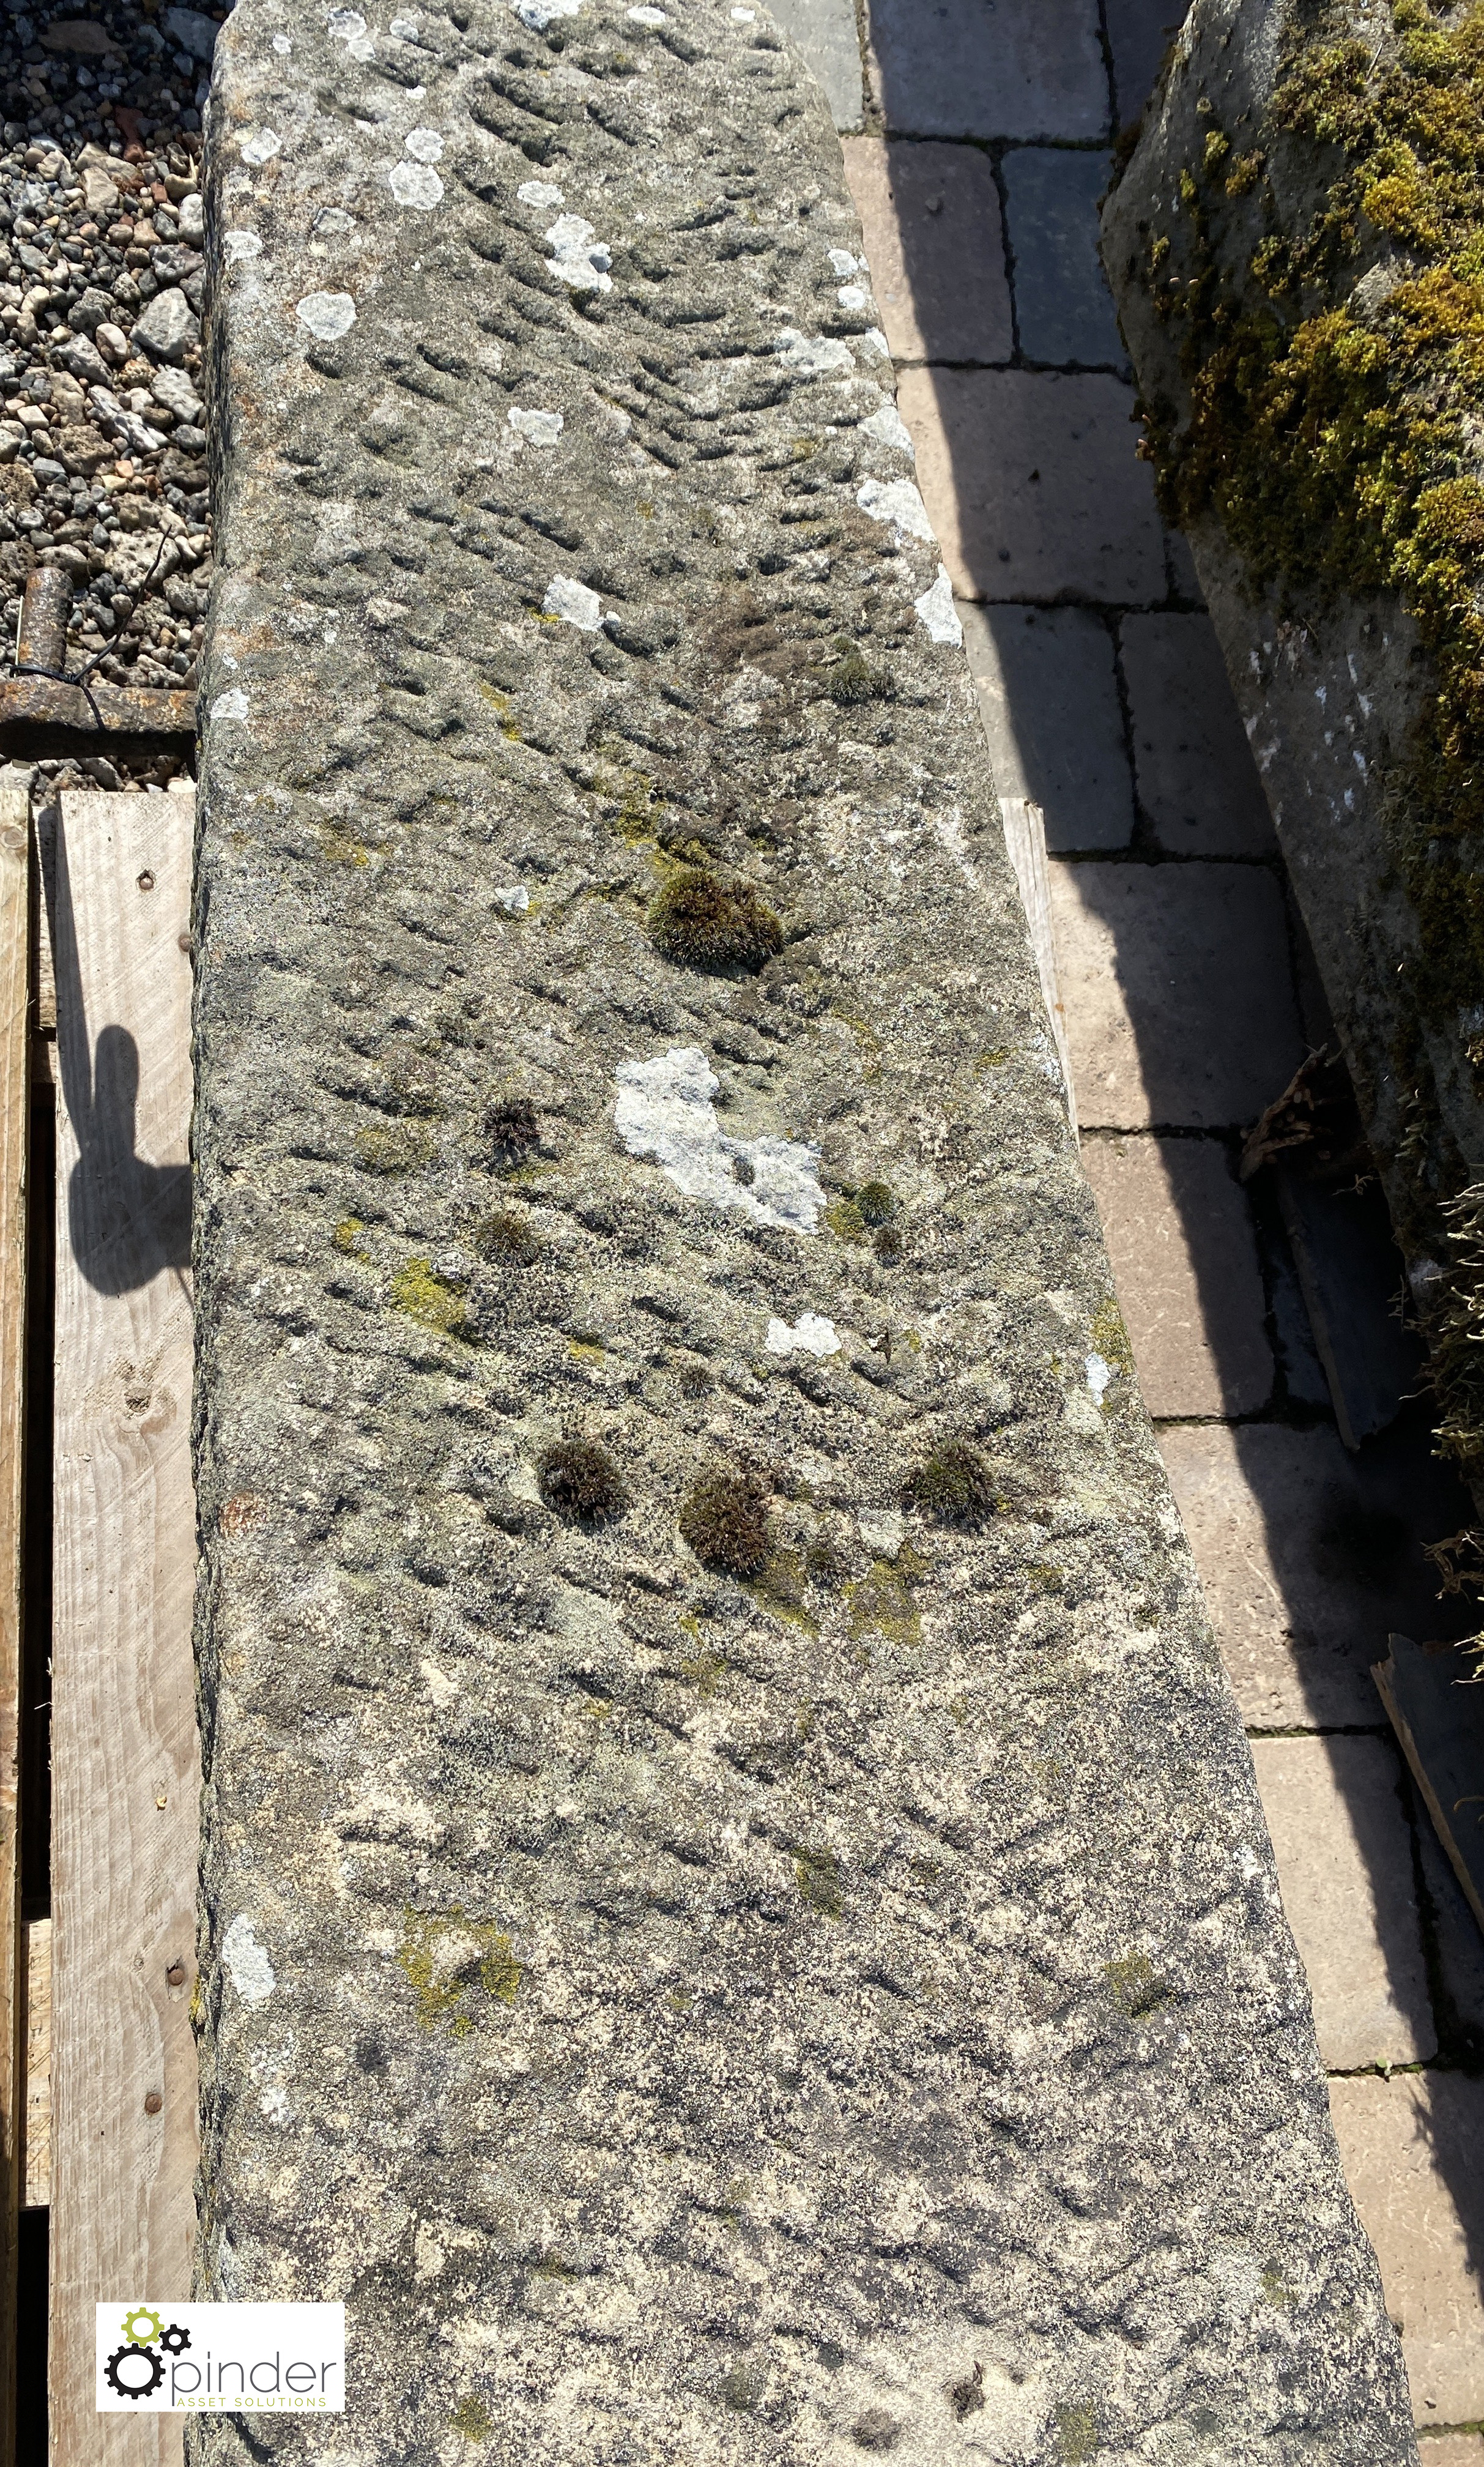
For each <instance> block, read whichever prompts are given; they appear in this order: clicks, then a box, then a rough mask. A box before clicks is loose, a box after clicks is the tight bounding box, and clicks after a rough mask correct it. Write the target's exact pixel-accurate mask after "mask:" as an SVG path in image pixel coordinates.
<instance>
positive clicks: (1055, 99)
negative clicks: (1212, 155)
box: [869, 0, 1109, 139]
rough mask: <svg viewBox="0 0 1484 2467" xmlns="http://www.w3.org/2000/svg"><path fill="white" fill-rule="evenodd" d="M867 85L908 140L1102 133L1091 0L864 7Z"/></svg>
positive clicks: (880, 2)
mask: <svg viewBox="0 0 1484 2467" xmlns="http://www.w3.org/2000/svg"><path fill="white" fill-rule="evenodd" d="M869 25H870V45H871V55H872V62H871V82H872V85H873V87H874V89H875V93H876V100H877V102H878V103H879V105H880V109H881V112H882V116H883V118H884V119H885V122H886V124H887V126H888V129H890V130H891V131H892V133H893V134H896V133H900V134H902V135H904V136H912V137H1062V138H1077V139H1088V138H1097V137H1106V135H1107V134H1108V119H1109V104H1108V78H1107V72H1106V70H1105V68H1104V65H1103V50H1102V39H1101V35H1100V34H1099V30H1098V14H1097V0H1035V5H1034V6H1033V7H1022V6H1015V7H1011V6H1009V5H1006V0H1000V5H998V6H989V5H987V0H870V6H869Z"/></svg>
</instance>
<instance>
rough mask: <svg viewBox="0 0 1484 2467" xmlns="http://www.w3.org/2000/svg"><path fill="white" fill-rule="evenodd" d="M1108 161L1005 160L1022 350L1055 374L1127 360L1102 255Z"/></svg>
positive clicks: (1030, 155)
mask: <svg viewBox="0 0 1484 2467" xmlns="http://www.w3.org/2000/svg"><path fill="white" fill-rule="evenodd" d="M1108 174H1109V163H1108V157H1107V156H1106V154H1084V153H1080V152H1079V153H1073V152H1072V151H1070V150H1069V149H1068V147H1062V146H1058V147H1049V146H1046V147H1043V146H1017V147H1013V148H1012V149H1011V151H1010V152H1009V153H1007V154H1006V156H1005V158H1004V169H1003V176H1004V185H1005V196H1006V199H1007V201H1008V205H1009V223H1010V251H1011V256H1012V258H1013V260H1014V264H1015V314H1016V322H1017V325H1018V327H1019V328H1020V339H1021V350H1022V351H1023V352H1024V354H1025V357H1026V358H1027V359H1028V360H1040V361H1043V362H1045V363H1046V365H1047V366H1048V367H1056V368H1066V367H1079V368H1112V369H1120V370H1124V371H1125V372H1126V370H1127V359H1126V355H1125V352H1124V349H1123V344H1122V341H1121V339H1120V336H1119V333H1118V321H1117V318H1116V317H1115V316H1114V315H1113V300H1112V298H1111V296H1110V294H1109V289H1108V283H1107V278H1106V277H1105V275H1104V273H1103V268H1102V262H1101V260H1100V259H1099V257H1098V254H1097V205H1098V200H1099V198H1100V197H1101V196H1102V193H1103V192H1104V190H1105V189H1106V188H1107V186H1108Z"/></svg>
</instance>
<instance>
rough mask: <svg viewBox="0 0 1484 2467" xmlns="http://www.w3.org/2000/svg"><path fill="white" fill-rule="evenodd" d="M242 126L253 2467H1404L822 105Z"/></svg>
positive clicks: (212, 1717)
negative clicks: (1252, 2464)
mask: <svg viewBox="0 0 1484 2467" xmlns="http://www.w3.org/2000/svg"><path fill="white" fill-rule="evenodd" d="M213 115H214V118H213V126H212V130H211V132H210V146H209V152H210V157H211V164H212V170H211V193H210V197H209V211H208V226H209V229H210V230H211V232H212V233H213V235H214V237H213V240H212V246H213V248H214V253H215V254H214V269H215V270H214V283H215V295H214V316H213V325H212V337H213V350H214V354H215V365H214V402H215V405H216V407H217V418H218V429H217V450H218V452H219V454H220V457H221V471H220V488H219V495H218V509H219V514H220V531H219V534H218V537H219V554H220V560H221V563H220V569H219V575H218V581H217V587H216V593H215V599H214V615H213V622H212V629H211V635H210V640H209V645H208V667H207V673H206V678H205V684H204V690H203V702H204V709H205V713H206V715H207V734H206V751H205V769H204V780H203V791H202V824H201V845H200V849H199V860H198V881H197V894H196V898H197V936H196V939H197V962H196V964H197V972H198V974H197V1017H196V1062H197V1098H198V1110H197V1120H196V1132H195V1162H196V1169H197V1190H198V1217H197V1243H196V1267H197V1276H198V1285H197V1302H198V1330H199V1336H198V1343H199V1378H198V1395H197V1430H198V1448H197V1465H196V1471H197V1481H198V1503H199V1513H200V1519H201V1532H202V1546H203V1551H204V1570H205V1573H204V1578H203V1585H202V1591H201V1595H200V1600H199V1619H198V1651H199V1661H200V1676H201V1693H202V1709H203V1753H204V1761H205V1771H206V1799H205V1811H206V1822H205V1839H204V1845H203V1872H204V1879H205V1921H204V1924H205V1931H206V1946H207V1959H206V1968H205V1973H204V2012H203V2045H202V2060H203V2102H204V2103H203V2156H202V2180H201V2181H202V2204H203V2208H202V2242H201V2256H200V2270H201V2284H202V2287H203V2290H204V2291H207V2292H212V2293H214V2294H217V2295H219V2296H222V2297H270V2296H272V2297H304V2298H326V2297H343V2298H344V2299H345V2301H346V2303H347V2306H348V2313H349V2340H350V2353H349V2388H350V2391H351V2403H350V2410H349V2413H348V2414H347V2415H346V2417H345V2418H344V2419H343V2420H332V2421H331V2420H321V2421H318V2422H310V2421H306V2420H304V2419H297V2418H278V2419H275V2418H266V2419H264V2418H259V2419H256V2420H255V2421H254V2422H253V2423H252V2424H251V2426H248V2427H244V2426H239V2425H237V2424H235V2423H234V2422H232V2421H230V2420H229V2419H226V2418H219V2419H201V2420H199V2421H198V2422H197V2423H196V2425H195V2426H194V2427H193V2429H192V2433H191V2440H192V2442H193V2444H194V2448H193V2451H192V2454H191V2455H192V2456H195V2457H196V2458H197V2459H199V2460H203V2461H207V2460H212V2461H214V2460H225V2459H228V2458H238V2457H245V2456H249V2455H251V2456H271V2457H275V2458H285V2459H289V2458H295V2459H297V2458H304V2459H309V2458H312V2459H317V2460H320V2459H323V2460H329V2459H343V2460H346V2461H350V2460H357V2461H359V2460H371V2459H375V2460H376V2461H378V2462H389V2461H392V2460H408V2461H413V2460H416V2461H419V2462H422V2461H428V2460H439V2461H442V2460H449V2461H452V2460H456V2459H461V2458H463V2457H466V2456H487V2457H491V2458H500V2459H511V2460H514V2459H517V2458H518V2459H522V2460H528V2461H543V2462H553V2467H555V2462H562V2467H568V2462H571V2467H576V2462H578V2461H581V2462H583V2467H589V2462H596V2461H599V2460H604V2461H609V2460H611V2461H619V2460H633V2461H640V2460H642V2461H646V2462H654V2467H660V2462H663V2463H664V2467H673V2462H675V2461H678V2460H687V2461H689V2460H696V2461H700V2460H714V2461H736V2462H739V2467H740V2462H742V2461H744V2460H746V2461H749V2462H751V2461H755V2460H759V2459H769V2460H776V2461H778V2462H780V2463H781V2462H799V2467H802V2462H803V2461H805V2460H809V2461H815V2460H821V2459H823V2460H829V2459H839V2460H842V2461H844V2460H849V2459H852V2458H855V2457H857V2456H860V2455H861V2454H862V2453H870V2452H875V2451H879V2452H887V2451H891V2452H893V2453H894V2454H895V2455H896V2456H898V2457H900V2458H904V2459H910V2460H916V2461H922V2462H927V2461H933V2462H936V2461H938V2460H948V2459H955V2458H958V2457H960V2456H962V2457H965V2458H967V2457H980V2458H984V2459H1003V2460H1010V2459H1012V2458H1013V2459H1021V2460H1026V2461H1031V2460H1034V2461H1047V2462H1052V2461H1065V2460H1068V2459H1078V2458H1089V2457H1091V2456H1094V2455H1096V2456H1098V2457H1099V2458H1106V2459H1108V2460H1110V2461H1114V2460H1128V2461H1133V2460H1134V2459H1135V2458H1138V2459H1141V2460H1148V2459H1168V2460H1171V2461H1174V2460H1177V2459H1180V2460H1183V2459H1186V2458H1193V2457H1197V2456H1220V2457H1221V2458H1222V2459H1223V2460H1224V2461H1226V2462H1233V2461H1237V2460H1254V2461H1255V2460H1257V2459H1259V2458H1261V2459H1262V2460H1263V2461H1264V2462H1265V2467H1270V2462H1276V2461H1282V2460H1292V2461H1294V2462H1296V2461H1297V2460H1299V2459H1300V2458H1302V2459H1304V2460H1305V2461H1310V2460H1313V2459H1315V2457H1321V2458H1325V2459H1328V2460H1331V2461H1334V2462H1335V2467H1341V2462H1342V2463H1343V2467H1360V2462H1372V2461H1374V2462H1382V2461H1385V2462H1391V2461H1402V2460H1407V2459H1410V2458H1412V2456H1413V2447H1412V2436H1411V2432H1410V2429H1409V2424H1408V2420H1407V2418H1408V2410H1407V2406H1406V2393H1405V2382H1404V2378H1403V2373H1402V2368H1401V2363H1400V2357H1399V2353H1398V2349H1397V2345H1396V2342H1395V2339H1394V2336H1393V2333H1392V2331H1391V2329H1390V2326H1389V2324H1388V2323H1387V2321H1386V2319H1385V2315H1384V2310H1383V2302H1382V2296H1381V2290H1380V2286H1379V2282H1378V2279H1377V2275H1376V2271H1375V2266H1374V2262H1373V2260H1372V2257H1371V2254H1370V2252H1369V2250H1368V2248H1367V2247H1366V2245H1365V2243H1364V2240H1363V2238H1362V2236H1361V2234H1360V2229H1359V2228H1358V2226H1357V2223H1356V2220H1355V2217H1354V2214H1353V2212H1352V2210H1351V2207H1350V2204H1349V2201H1348V2198H1347V2196H1346V2194H1345V2191H1344V2188H1343V2184H1342V2182H1341V2179H1340V2173H1339V2169H1338V2161H1337V2158H1336V2152H1335V2147H1334V2143H1333V2139H1332V2137H1331V2131H1330V2125H1329V2120H1328V2113H1327V2106H1326V2098H1325V2088H1324V2083H1323V2080H1322V2077H1321V2075H1320V2072H1319V2069H1318V2064H1317V2060H1316V2056H1315V2047H1314V2040H1313V2035H1312V2027H1311V2022H1310V2015H1309V2006H1308V1999H1307V1994H1306V1990H1305V1986H1304V1980H1303V1977H1302V1973H1301V1971H1300V1968H1299V1965H1298V1962H1297V1959H1296V1958H1295V1955H1294V1952H1293V1945H1292V1942H1291V1940H1290V1937H1289V1935H1288V1932H1287V1929H1286V1927H1285V1924H1284V1921H1283V1917H1282V1912H1281V1910H1280V1907H1279V1902H1278V1894H1277V1887H1276V1882H1275V1878H1274V1873H1273V1867H1272V1863H1271V1859H1270V1851H1269V1847H1268V1844H1267V1839H1266V1835H1265V1831H1264V1827H1263V1822H1262V1817H1261V1813H1260V1810H1259V1807H1258V1803H1257V1799H1256V1797H1255V1793H1254V1790H1253V1784H1252V1776H1251V1768H1250V1764H1249V1760H1248V1751H1247V1748H1246V1744H1245V1742H1244V1740H1243V1738H1242V1735H1241V1731H1240V1727H1239V1724H1238V1720H1237V1715H1236V1711H1235V1708H1234V1706H1233V1704H1232V1702H1231V1699H1230V1697H1229V1695H1228V1693H1227V1690H1226V1686H1225V1681H1224V1679H1223V1677H1222V1673H1221V1670H1220V1666H1219V1664H1218V1660H1217V1657H1216V1654H1215V1651H1214V1649H1213V1647H1212V1643H1211V1641H1210V1637H1209V1633H1208V1630H1207V1627H1206V1623H1205V1619H1204V1617H1203V1611H1202V1608H1201V1604H1200V1600H1199V1596H1198V1593H1197V1589H1196V1585H1195V1580H1194V1575H1193V1572H1192V1569H1191V1565H1190V1561H1189V1558H1188V1554H1187V1552H1186V1550H1185V1546H1184V1543H1183V1540H1182V1538H1181V1535H1180V1528H1179V1525H1178V1521H1177V1518H1176V1516H1175V1512H1174V1509H1173V1506H1172V1504H1171V1501H1170V1497H1169V1493H1168V1490H1167V1488H1166V1485H1165V1482H1164V1477H1163V1474H1162V1472H1161V1470H1160V1467H1159V1464H1158V1458H1157V1456H1156V1453H1155V1449H1154V1446H1153V1443H1152V1438H1151V1434H1150V1430H1149V1426H1148V1423H1147V1420H1146V1418H1145V1415H1144V1413H1143V1410H1142V1407H1141V1405H1140V1403H1139V1401H1138V1398H1137V1395H1136V1392H1135V1389H1134V1387H1133V1384H1132V1378H1131V1362H1130V1355H1129V1351H1128V1347H1127V1342H1126V1339H1125V1337H1124V1334H1123V1331H1122V1327H1121V1324H1120V1322H1119V1319H1118V1315H1117V1311H1116V1308H1115V1306H1114V1303H1113V1294H1112V1286H1111V1280H1110V1278H1109V1272H1108V1267H1107V1262H1106V1259H1105V1256H1104V1253H1103V1250H1102V1246H1101V1242H1100V1239H1099V1235H1098V1231H1097V1224H1096V1218H1095V1214H1094V1211H1093V1208H1092V1204H1091V1198H1090V1195H1089V1192H1088V1189H1087V1187H1086V1185H1085V1183H1084V1181H1083V1179H1082V1176H1081V1172H1080V1169H1079V1166H1078V1162H1077V1156H1076V1151H1075V1147H1074V1144H1073V1141H1072V1138H1071V1134H1070V1130H1069V1127H1068V1119H1067V1113H1066V1109H1065V1105H1064V1101H1063V1096H1062V1089H1061V1080H1060V1073H1059V1070H1058V1066H1057V1063H1056V1058H1055V1052H1054V1047H1053V1043H1052V1039H1051V1036H1050V1033H1049V1030H1048V1025H1047V1021H1046V1012H1045V1008H1044V1006H1043V1003H1042V1000H1041V997H1040V994H1039V991H1038V988H1037V985H1036V982H1035V977H1034V972H1033V966H1032V961H1031V956H1030V952H1029V949H1028V947H1027V941H1026V933H1025V926H1024V922H1023V914H1022V911H1021V909H1020V906H1019V902H1018V899H1017V894H1016V889H1015V883H1014V878H1013V875H1012V873H1011V871H1010V868H1009V865H1008V863H1007V860H1006V856H1005V850H1004V844H1003V837H1002V834H1001V828H1000V824H999V820H998V816H997V811H996V806H995V802H994V795H993V787H992V783H991V781H990V779H989V777H988V774H987V770H986V765H985V758H984V752H983V744H982V737H981V735H980V733H979V729H978V720H977V716H976V713H975V708H974V700H973V692H972V688H971V685H970V680H969V677H968V674H967V671H966V668H965V664H964V661H963V658H962V654H961V651H960V649H959V647H958V628H957V623H956V618H955V615H954V610H953V603H952V599H951V595H950V592H949V588H948V584H947V581H946V578H945V577H944V575H943V573H942V569H941V567H940V564H939V560H938V555H937V550H936V547H935V545H934V543H933V539H932V537H931V535H930V532H929V528H928V524H927V521H926V517H925V515H924V513H923V510H922V506H921V501H920V499H919V497H918V494H917V490H916V487H915V486H914V483H913V478H912V464H911V449H910V446H909V444H908V441H907V439H906V435H905V432H904V430H903V427H902V425H901V422H900V420H899V419H898V416H897V413H896V410H895V406H894V403H893V400H892V393H891V372H890V367H889V362H888V357H887V354H886V350H885V346H884V344H883V342H882V339H881V337H880V334H879V332H878V331H877V329H876V326H875V318H874V310H873V307H872V304H871V302H870V299H869V297H868V293H867V290H866V282H865V278H864V269H863V264H862V252H861V238H860V232H859V228H858V225H857V222H856V218H855V215H854V214H853V212H852V211H851V209H850V206H849V204H848V201H847V198H846V192H845V188H844V183H843V174H842V168H841V159H840V152H839V147H838V145H837V142H836V139H835V137H834V134H833V132H832V130H831V129H830V127H829V124H828V119H827V114H826V110H825V106H824V103H823V101H822V98H821V95H820V93H819V92H818V90H817V89H816V88H814V87H813V86H812V84H811V83H810V82H809V80H808V79H806V77H805V76H804V74H803V72H802V70H801V68H800V66H799V64H798V59H797V57H796V56H795V55H794V54H793V53H792V52H790V51H789V50H788V49H787V48H786V47H785V46H784V44H783V42H782V40H781V38H780V37H779V36H778V35H777V34H776V33H775V32H774V31H773V28H772V25H771V22H770V20H769V19H768V17H767V15H766V14H765V13H764V12H763V11H761V10H758V9H753V8H746V9H744V8H736V9H730V10H729V9H728V8H726V7H710V6H708V7H700V6H695V5H689V0H673V5H666V6H664V7H659V6H656V7H648V6H644V7H637V8H632V9H625V8H622V7H614V6H604V5H591V0H580V5H579V0H522V6H521V7H520V9H518V10H516V9H511V8H508V7H505V6H500V7H494V6H463V5H460V6H458V7H456V8H454V9H453V10H451V11H449V12H448V13H446V14H444V13H439V12H437V11H431V10H429V11H417V13H416V15H413V14H408V15H406V16H402V15H397V16H379V15H378V16H377V17H376V18H375V19H374V20H371V19H365V18H363V17H362V16H361V15H360V14H359V13H357V12H353V11H349V10H340V9H337V10H335V11H332V12H330V13H329V15H328V17H327V20H326V16H325V15H324V14H323V13H322V12H320V11H314V12H308V11H290V10H289V9H287V8H286V7H284V6H282V5H281V0H240V5H239V6H238V8H237V9H236V11H235V12H234V14H233V15H232V17H231V19H230V20H229V21H228V24H227V25H226V26H225V27H224V29H223V31H222V35H221V40H220V44H219V46H218V55H217V68H216V79H215V84H214V101H213Z"/></svg>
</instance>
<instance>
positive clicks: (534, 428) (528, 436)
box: [508, 403, 564, 445]
mask: <svg viewBox="0 0 1484 2467" xmlns="http://www.w3.org/2000/svg"><path fill="white" fill-rule="evenodd" d="M508 419H509V423H510V426H511V427H512V428H513V429H514V431H515V433H516V435H517V436H518V437H524V438H525V440H526V442H527V444H528V445H554V444H555V443H556V441H557V439H558V438H559V437H560V435H561V433H562V428H563V425H564V423H563V420H562V415H561V413H560V412H559V411H528V410H526V409H525V408H524V407H523V406H522V405H521V404H520V403H517V404H516V406H515V409H514V410H513V411H512V412H510V413H509V414H508Z"/></svg>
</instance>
